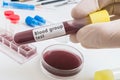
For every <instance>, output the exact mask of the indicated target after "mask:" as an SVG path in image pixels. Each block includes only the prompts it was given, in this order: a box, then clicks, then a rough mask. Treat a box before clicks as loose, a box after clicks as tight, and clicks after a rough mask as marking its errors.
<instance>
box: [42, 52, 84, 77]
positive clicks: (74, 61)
mask: <svg viewBox="0 0 120 80" xmlns="http://www.w3.org/2000/svg"><path fill="white" fill-rule="evenodd" d="M43 58H44V60H45V62H46V63H47V64H48V65H50V66H51V67H52V68H51V67H50V66H48V65H46V64H44V62H43V63H42V65H43V67H44V68H45V69H46V70H47V71H49V72H50V73H52V74H55V75H58V76H72V75H75V74H77V73H78V72H79V71H80V68H79V67H80V66H81V64H82V59H81V58H80V57H79V56H78V55H76V54H74V53H71V52H68V51H64V50H51V51H47V52H46V53H45V54H44V55H43ZM55 69H57V70H55ZM62 70H64V71H66V72H62ZM69 70H72V71H70V72H68V71H69Z"/></svg>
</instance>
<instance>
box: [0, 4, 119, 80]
mask: <svg viewBox="0 0 120 80" xmlns="http://www.w3.org/2000/svg"><path fill="white" fill-rule="evenodd" d="M74 6H75V5H73V4H70V5H65V6H62V7H56V8H53V7H51V6H50V7H49V6H47V7H46V8H45V7H44V8H39V10H37V11H28V10H17V9H14V11H15V13H16V14H19V15H20V16H21V18H22V20H23V19H24V18H25V17H26V16H28V15H30V16H34V15H36V14H39V15H41V16H43V17H44V18H46V19H47V20H48V21H49V22H51V23H56V22H61V21H65V20H69V19H72V18H71V13H70V12H71V9H72V8H73V7H74ZM4 10H8V9H6V8H1V9H0V14H2V13H3V12H4ZM2 17H3V16H1V18H0V27H1V26H4V25H5V24H3V23H4V22H5V21H4V22H3V21H2V20H3V19H2ZM55 43H63V44H68V45H72V46H74V47H75V48H77V49H79V50H80V51H81V52H82V53H83V56H84V67H83V69H82V71H81V72H80V73H79V74H78V77H77V78H76V79H74V80H93V77H94V72H95V71H96V70H101V69H111V68H116V67H120V62H119V61H120V49H119V48H118V49H85V48H83V47H82V46H81V45H80V44H74V43H71V42H70V41H69V40H68V37H66V36H65V37H61V38H58V39H51V40H46V41H41V42H36V43H33V45H35V46H36V47H37V51H38V55H37V56H36V57H34V58H33V59H32V60H30V61H29V62H27V63H25V64H23V65H20V64H18V63H17V62H15V61H14V60H12V59H11V58H9V57H8V56H6V55H5V54H4V53H2V52H0V53H1V54H0V80H53V79H52V78H48V77H47V76H46V75H44V74H43V72H42V71H41V68H40V64H39V60H40V54H41V52H42V51H43V49H44V48H45V47H47V46H49V45H51V44H55ZM55 80H56V79H55ZM72 80H73V79H72Z"/></svg>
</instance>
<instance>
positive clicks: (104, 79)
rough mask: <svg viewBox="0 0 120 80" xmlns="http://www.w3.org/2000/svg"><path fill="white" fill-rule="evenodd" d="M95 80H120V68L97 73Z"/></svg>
mask: <svg viewBox="0 0 120 80" xmlns="http://www.w3.org/2000/svg"><path fill="white" fill-rule="evenodd" d="M94 80H120V68H114V69H105V70H100V71H96V72H95V75H94Z"/></svg>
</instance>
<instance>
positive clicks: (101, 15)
mask: <svg viewBox="0 0 120 80" xmlns="http://www.w3.org/2000/svg"><path fill="white" fill-rule="evenodd" d="M89 17H90V19H91V23H100V22H109V21H110V16H109V13H108V12H107V10H101V11H98V12H94V13H91V14H89Z"/></svg>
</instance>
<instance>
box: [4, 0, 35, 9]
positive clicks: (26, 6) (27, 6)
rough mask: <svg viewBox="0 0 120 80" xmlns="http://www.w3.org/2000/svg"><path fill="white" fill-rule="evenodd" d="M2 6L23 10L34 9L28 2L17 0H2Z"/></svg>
mask: <svg viewBox="0 0 120 80" xmlns="http://www.w3.org/2000/svg"><path fill="white" fill-rule="evenodd" d="M3 7H8V8H15V9H25V10H34V9H35V6H34V5H30V4H23V3H18V2H5V1H3Z"/></svg>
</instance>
